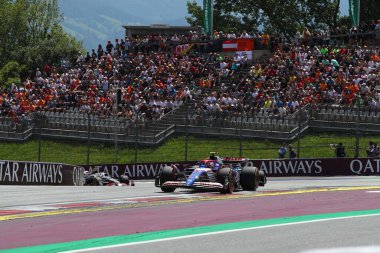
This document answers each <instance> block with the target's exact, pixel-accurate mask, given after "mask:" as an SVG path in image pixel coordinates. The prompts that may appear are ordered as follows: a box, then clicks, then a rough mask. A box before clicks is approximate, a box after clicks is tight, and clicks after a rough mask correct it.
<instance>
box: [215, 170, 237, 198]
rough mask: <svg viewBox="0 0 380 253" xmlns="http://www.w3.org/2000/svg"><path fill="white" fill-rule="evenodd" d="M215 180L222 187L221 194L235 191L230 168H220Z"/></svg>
mask: <svg viewBox="0 0 380 253" xmlns="http://www.w3.org/2000/svg"><path fill="white" fill-rule="evenodd" d="M217 180H218V182H219V183H221V184H222V185H223V189H222V190H220V192H221V193H228V194H231V193H233V192H234V191H235V182H234V180H233V176H232V170H231V168H221V169H219V170H218V173H217Z"/></svg>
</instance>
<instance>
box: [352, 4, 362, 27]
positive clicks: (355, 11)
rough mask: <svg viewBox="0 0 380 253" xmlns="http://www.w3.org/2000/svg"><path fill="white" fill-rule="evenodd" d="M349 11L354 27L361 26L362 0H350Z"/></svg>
mask: <svg viewBox="0 0 380 253" xmlns="http://www.w3.org/2000/svg"><path fill="white" fill-rule="evenodd" d="M349 4H350V6H349V13H350V17H351V21H352V25H353V26H354V27H359V20H360V0H350V2H349Z"/></svg>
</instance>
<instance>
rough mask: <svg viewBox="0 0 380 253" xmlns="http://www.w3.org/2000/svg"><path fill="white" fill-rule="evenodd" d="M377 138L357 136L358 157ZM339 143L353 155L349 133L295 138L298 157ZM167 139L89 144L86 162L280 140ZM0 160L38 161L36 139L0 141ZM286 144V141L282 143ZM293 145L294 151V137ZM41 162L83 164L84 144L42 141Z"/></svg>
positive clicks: (170, 157)
mask: <svg viewBox="0 0 380 253" xmlns="http://www.w3.org/2000/svg"><path fill="white" fill-rule="evenodd" d="M376 138H378V137H371V136H368V137H367V136H366V137H361V138H360V139H359V141H360V142H359V147H360V156H361V157H365V148H366V145H367V143H368V141H369V140H373V141H377V140H376ZM339 142H342V143H343V144H344V145H345V147H346V153H347V156H348V157H354V155H355V144H356V138H355V137H354V136H352V135H329V134H318V135H306V136H304V137H302V138H301V139H300V141H299V144H300V149H299V157H300V158H329V157H334V156H335V153H334V150H332V149H331V148H330V146H329V144H331V143H339ZM187 143H188V144H187V157H186V152H185V150H186V138H185V137H184V136H176V137H172V138H169V139H168V140H167V141H166V142H165V143H164V144H162V145H160V146H157V147H154V148H144V147H138V149H137V154H136V153H135V148H134V145H122V144H117V145H115V144H113V145H112V144H107V145H105V144H91V145H90V149H89V163H90V164H108V163H121V164H123V163H133V162H134V161H135V156H136V155H137V162H170V161H184V160H185V159H186V158H187V160H198V159H200V158H204V157H206V156H208V154H209V152H210V151H216V152H218V153H219V155H221V156H239V155H240V146H241V150H242V156H243V157H249V158H254V159H265V158H268V159H270V158H277V157H278V147H279V146H280V145H281V142H275V141H269V140H243V141H241V142H240V140H239V139H227V138H223V137H220V138H204V137H196V136H189V138H188V141H187ZM0 144H1V145H0V159H2V160H18V161H38V154H39V142H38V141H37V140H31V141H28V142H25V143H14V142H0ZM286 144H289V143H286ZM291 144H293V147H294V148H295V150H296V151H297V153H298V140H296V141H294V142H293V143H291ZM40 160H41V161H42V162H61V163H69V164H86V163H87V144H86V143H77V142H59V141H50V140H42V141H41V146H40Z"/></svg>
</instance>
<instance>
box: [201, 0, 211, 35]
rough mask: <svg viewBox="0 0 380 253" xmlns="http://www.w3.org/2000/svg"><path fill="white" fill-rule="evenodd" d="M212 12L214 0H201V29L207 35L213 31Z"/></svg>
mask: <svg viewBox="0 0 380 253" xmlns="http://www.w3.org/2000/svg"><path fill="white" fill-rule="evenodd" d="M213 13H214V1H213V0H203V29H204V31H205V33H206V34H207V35H211V36H212V33H213V29H214V28H213V25H214V24H213V23H214V22H213V21H214V20H213Z"/></svg>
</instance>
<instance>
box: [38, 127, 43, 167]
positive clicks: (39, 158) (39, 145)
mask: <svg viewBox="0 0 380 253" xmlns="http://www.w3.org/2000/svg"><path fill="white" fill-rule="evenodd" d="M38 124H39V123H38ZM38 129H39V134H38V162H41V131H42V129H41V125H39V128H38Z"/></svg>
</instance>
